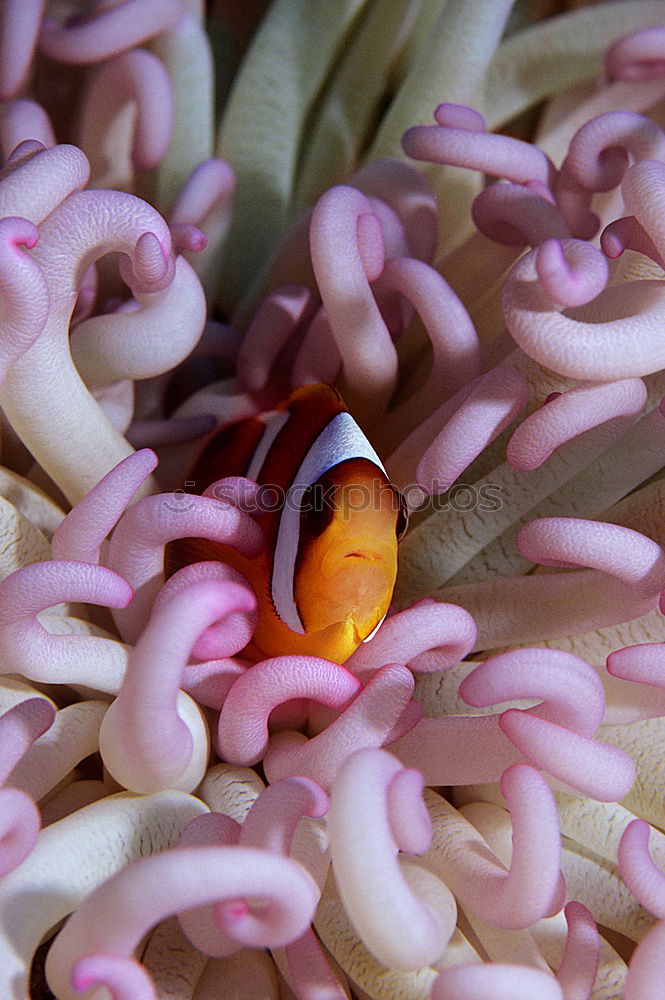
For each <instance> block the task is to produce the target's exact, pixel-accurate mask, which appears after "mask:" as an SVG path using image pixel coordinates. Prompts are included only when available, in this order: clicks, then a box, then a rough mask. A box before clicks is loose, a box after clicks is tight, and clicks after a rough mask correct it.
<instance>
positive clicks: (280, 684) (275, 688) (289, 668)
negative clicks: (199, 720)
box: [218, 656, 360, 766]
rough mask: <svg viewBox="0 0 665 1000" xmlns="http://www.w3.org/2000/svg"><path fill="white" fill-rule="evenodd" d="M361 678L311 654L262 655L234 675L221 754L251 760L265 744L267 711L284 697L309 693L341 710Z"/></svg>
mask: <svg viewBox="0 0 665 1000" xmlns="http://www.w3.org/2000/svg"><path fill="white" fill-rule="evenodd" d="M359 687H360V682H359V681H358V680H357V678H355V677H354V676H353V675H352V674H351V673H349V671H348V670H346V669H345V668H344V667H340V666H339V665H338V664H336V663H331V662H330V661H329V660H322V659H318V658H317V657H314V656H278V657H274V658H273V659H270V660H263V661H262V662H261V663H257V664H256V665H255V666H254V667H252V669H251V671H248V673H246V674H243V676H242V677H239V678H238V680H237V681H236V682H235V684H234V685H233V687H232V688H231V690H230V692H229V694H228V696H227V698H226V701H225V702H224V705H223V706H222V711H221V714H220V717H219V730H218V742H219V749H220V754H221V756H222V757H223V758H224V759H225V760H228V761H230V762H231V763H234V764H241V765H244V766H246V765H248V764H255V763H256V762H257V761H258V760H261V758H262V757H263V755H264V753H265V750H266V747H267V746H268V716H269V715H270V713H271V711H272V710H273V709H274V708H275V707H276V706H277V705H280V704H282V703H283V702H285V701H291V700H293V699H294V698H312V699H314V700H315V701H320V702H321V703H322V704H324V705H328V706H330V707H331V708H335V709H337V710H338V711H339V710H341V709H342V708H343V707H344V706H345V705H346V704H347V703H348V702H349V701H350V699H351V698H353V696H354V695H355V694H356V693H357V691H358V689H359Z"/></svg>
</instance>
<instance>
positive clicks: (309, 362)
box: [291, 306, 342, 389]
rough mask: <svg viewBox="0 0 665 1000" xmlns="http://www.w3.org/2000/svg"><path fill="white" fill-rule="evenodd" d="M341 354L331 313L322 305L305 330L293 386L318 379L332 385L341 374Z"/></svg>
mask: <svg viewBox="0 0 665 1000" xmlns="http://www.w3.org/2000/svg"><path fill="white" fill-rule="evenodd" d="M341 367H342V357H341V355H340V352H339V348H338V346H337V343H336V341H335V338H334V337H333V334H332V330H331V329H330V323H329V321H328V315H327V313H326V311H325V309H324V308H323V306H321V308H320V309H318V311H317V312H316V314H315V316H314V318H313V319H312V321H311V323H310V324H309V326H308V327H307V329H306V330H305V334H304V336H303V339H302V343H301V345H300V347H299V348H298V351H297V353H296V356H295V359H294V362H293V370H292V373H291V386H292V388H294V389H295V388H297V387H298V386H300V385H308V384H311V383H315V382H328V383H330V384H332V383H333V382H336V381H337V379H338V377H339V372H340V368H341Z"/></svg>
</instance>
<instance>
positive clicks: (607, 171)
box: [554, 111, 665, 239]
mask: <svg viewBox="0 0 665 1000" xmlns="http://www.w3.org/2000/svg"><path fill="white" fill-rule="evenodd" d="M663 156H665V135H664V134H663V132H662V130H661V129H660V128H659V127H658V125H656V123H655V122H653V121H651V119H649V118H645V117H644V116H643V115H639V114H636V113H635V112H633V111H607V112H605V113H604V114H600V115H597V116H596V117H595V118H592V119H591V121H588V122H586V124H584V125H582V127H581V128H580V129H578V131H577V132H576V133H575V135H574V136H573V138H572V140H571V142H570V147H569V150H568V154H567V156H566V158H565V160H564V162H563V164H562V167H561V170H560V172H559V174H558V175H557V178H556V182H555V185H554V191H555V195H556V199H557V204H558V206H559V208H560V210H561V212H562V213H563V215H564V217H565V219H566V221H567V222H568V224H569V226H570V228H571V231H572V233H573V235H574V236H576V237H579V238H580V239H591V238H592V237H593V236H594V235H595V233H596V232H597V229H598V217H597V216H596V215H594V214H593V213H592V212H591V211H590V210H589V206H590V204H591V197H592V195H593V194H594V193H595V192H601V191H611V190H613V189H614V188H616V187H618V185H619V184H620V183H621V180H622V178H623V176H624V174H625V173H626V170H627V169H628V166H629V164H630V161H631V159H633V160H635V161H637V162H639V161H640V160H643V159H662V158H663Z"/></svg>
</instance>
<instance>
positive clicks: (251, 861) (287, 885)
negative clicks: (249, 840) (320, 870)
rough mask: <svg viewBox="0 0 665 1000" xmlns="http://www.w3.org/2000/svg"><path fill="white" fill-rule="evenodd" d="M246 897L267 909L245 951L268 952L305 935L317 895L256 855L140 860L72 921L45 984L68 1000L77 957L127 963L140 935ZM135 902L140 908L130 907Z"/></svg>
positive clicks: (285, 867)
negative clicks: (199, 909)
mask: <svg viewBox="0 0 665 1000" xmlns="http://www.w3.org/2000/svg"><path fill="white" fill-rule="evenodd" d="M248 896H249V897H251V899H252V900H255V899H256V900H259V901H263V902H264V903H266V904H267V905H266V906H265V908H263V910H262V915H261V917H257V918H256V921H255V924H254V926H253V928H252V929H253V931H254V934H253V935H252V936H253V937H254V939H255V940H254V941H252V944H253V945H254V946H255V947H270V946H280V945H284V944H287V943H288V942H289V941H291V940H294V939H295V938H297V937H299V936H300V935H301V934H302V933H304V931H305V930H306V928H307V927H308V925H309V923H310V921H311V919H312V915H313V912H314V908H315V906H316V902H317V899H318V892H317V891H316V889H315V886H314V884H313V882H312V880H311V878H310V877H309V875H307V873H306V872H305V871H304V869H303V868H301V867H300V865H298V864H297V863H296V862H294V861H291V860H290V859H288V858H280V857H277V856H276V855H274V854H270V853H269V852H268V851H261V850H257V849H256V848H249V847H220V846H215V847H205V846H197V847H178V848H174V849H173V850H171V851H163V852H162V853H161V854H155V855H152V856H151V857H148V858H141V859H140V860H139V861H137V862H134V864H131V865H127V866H126V867H124V868H123V869H122V870H121V871H120V872H117V873H116V874H115V875H113V876H112V877H111V878H110V879H108V881H106V882H105V883H104V884H103V885H102V886H100V887H99V888H98V889H96V890H95V891H94V892H92V893H91V894H90V895H89V896H87V897H86V899H85V900H84V901H83V902H82V903H81V905H80V906H79V908H78V909H77V910H76V911H75V913H74V914H72V917H71V918H70V920H69V921H68V922H67V924H66V926H65V928H63V930H62V931H61V932H60V934H59V935H58V937H57V939H56V941H55V942H54V944H53V945H52V947H51V949H50V951H49V955H48V959H47V977H48V981H49V985H50V986H51V988H52V989H54V990H55V991H56V992H57V993H58V995H59V996H62V998H63V1000H74V997H73V995H72V992H71V990H70V987H69V976H70V975H71V970H72V968H73V967H74V966H75V964H76V962H78V961H79V960H80V959H81V958H83V957H85V956H87V955H90V954H94V953H96V952H98V951H100V950H101V948H105V949H106V950H107V951H109V952H111V953H112V954H117V955H119V956H122V955H124V956H127V957H129V955H131V953H132V952H133V950H134V948H135V947H137V946H138V944H139V942H140V941H141V939H142V938H143V936H144V934H145V933H146V931H148V930H149V929H150V928H151V927H152V926H154V925H155V924H156V923H158V922H159V921H160V920H163V919H164V918H165V917H167V916H169V915H171V914H172V913H176V912H180V911H182V910H186V909H190V908H191V907H193V906H198V905H202V904H205V903H215V902H218V901H221V900H226V899H229V900H231V899H243V898H245V897H248ZM137 900H140V906H137V905H132V901H137ZM257 912H258V910H257Z"/></svg>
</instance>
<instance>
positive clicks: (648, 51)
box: [605, 26, 665, 81]
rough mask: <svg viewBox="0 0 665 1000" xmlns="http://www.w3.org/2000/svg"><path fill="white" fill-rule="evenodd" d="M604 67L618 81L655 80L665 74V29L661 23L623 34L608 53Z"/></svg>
mask: <svg viewBox="0 0 665 1000" xmlns="http://www.w3.org/2000/svg"><path fill="white" fill-rule="evenodd" d="M605 69H606V71H607V73H608V74H609V75H610V76H613V77H615V78H616V79H617V80H630V81H640V80H652V79H653V78H654V77H660V76H663V74H665V30H664V29H663V28H662V27H660V26H658V27H654V28H642V29H641V30H639V31H632V32H631V33H630V34H629V35H622V36H621V38H617V40H616V41H615V42H613V43H612V45H610V47H609V49H608V50H607V52H606V53H605Z"/></svg>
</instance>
